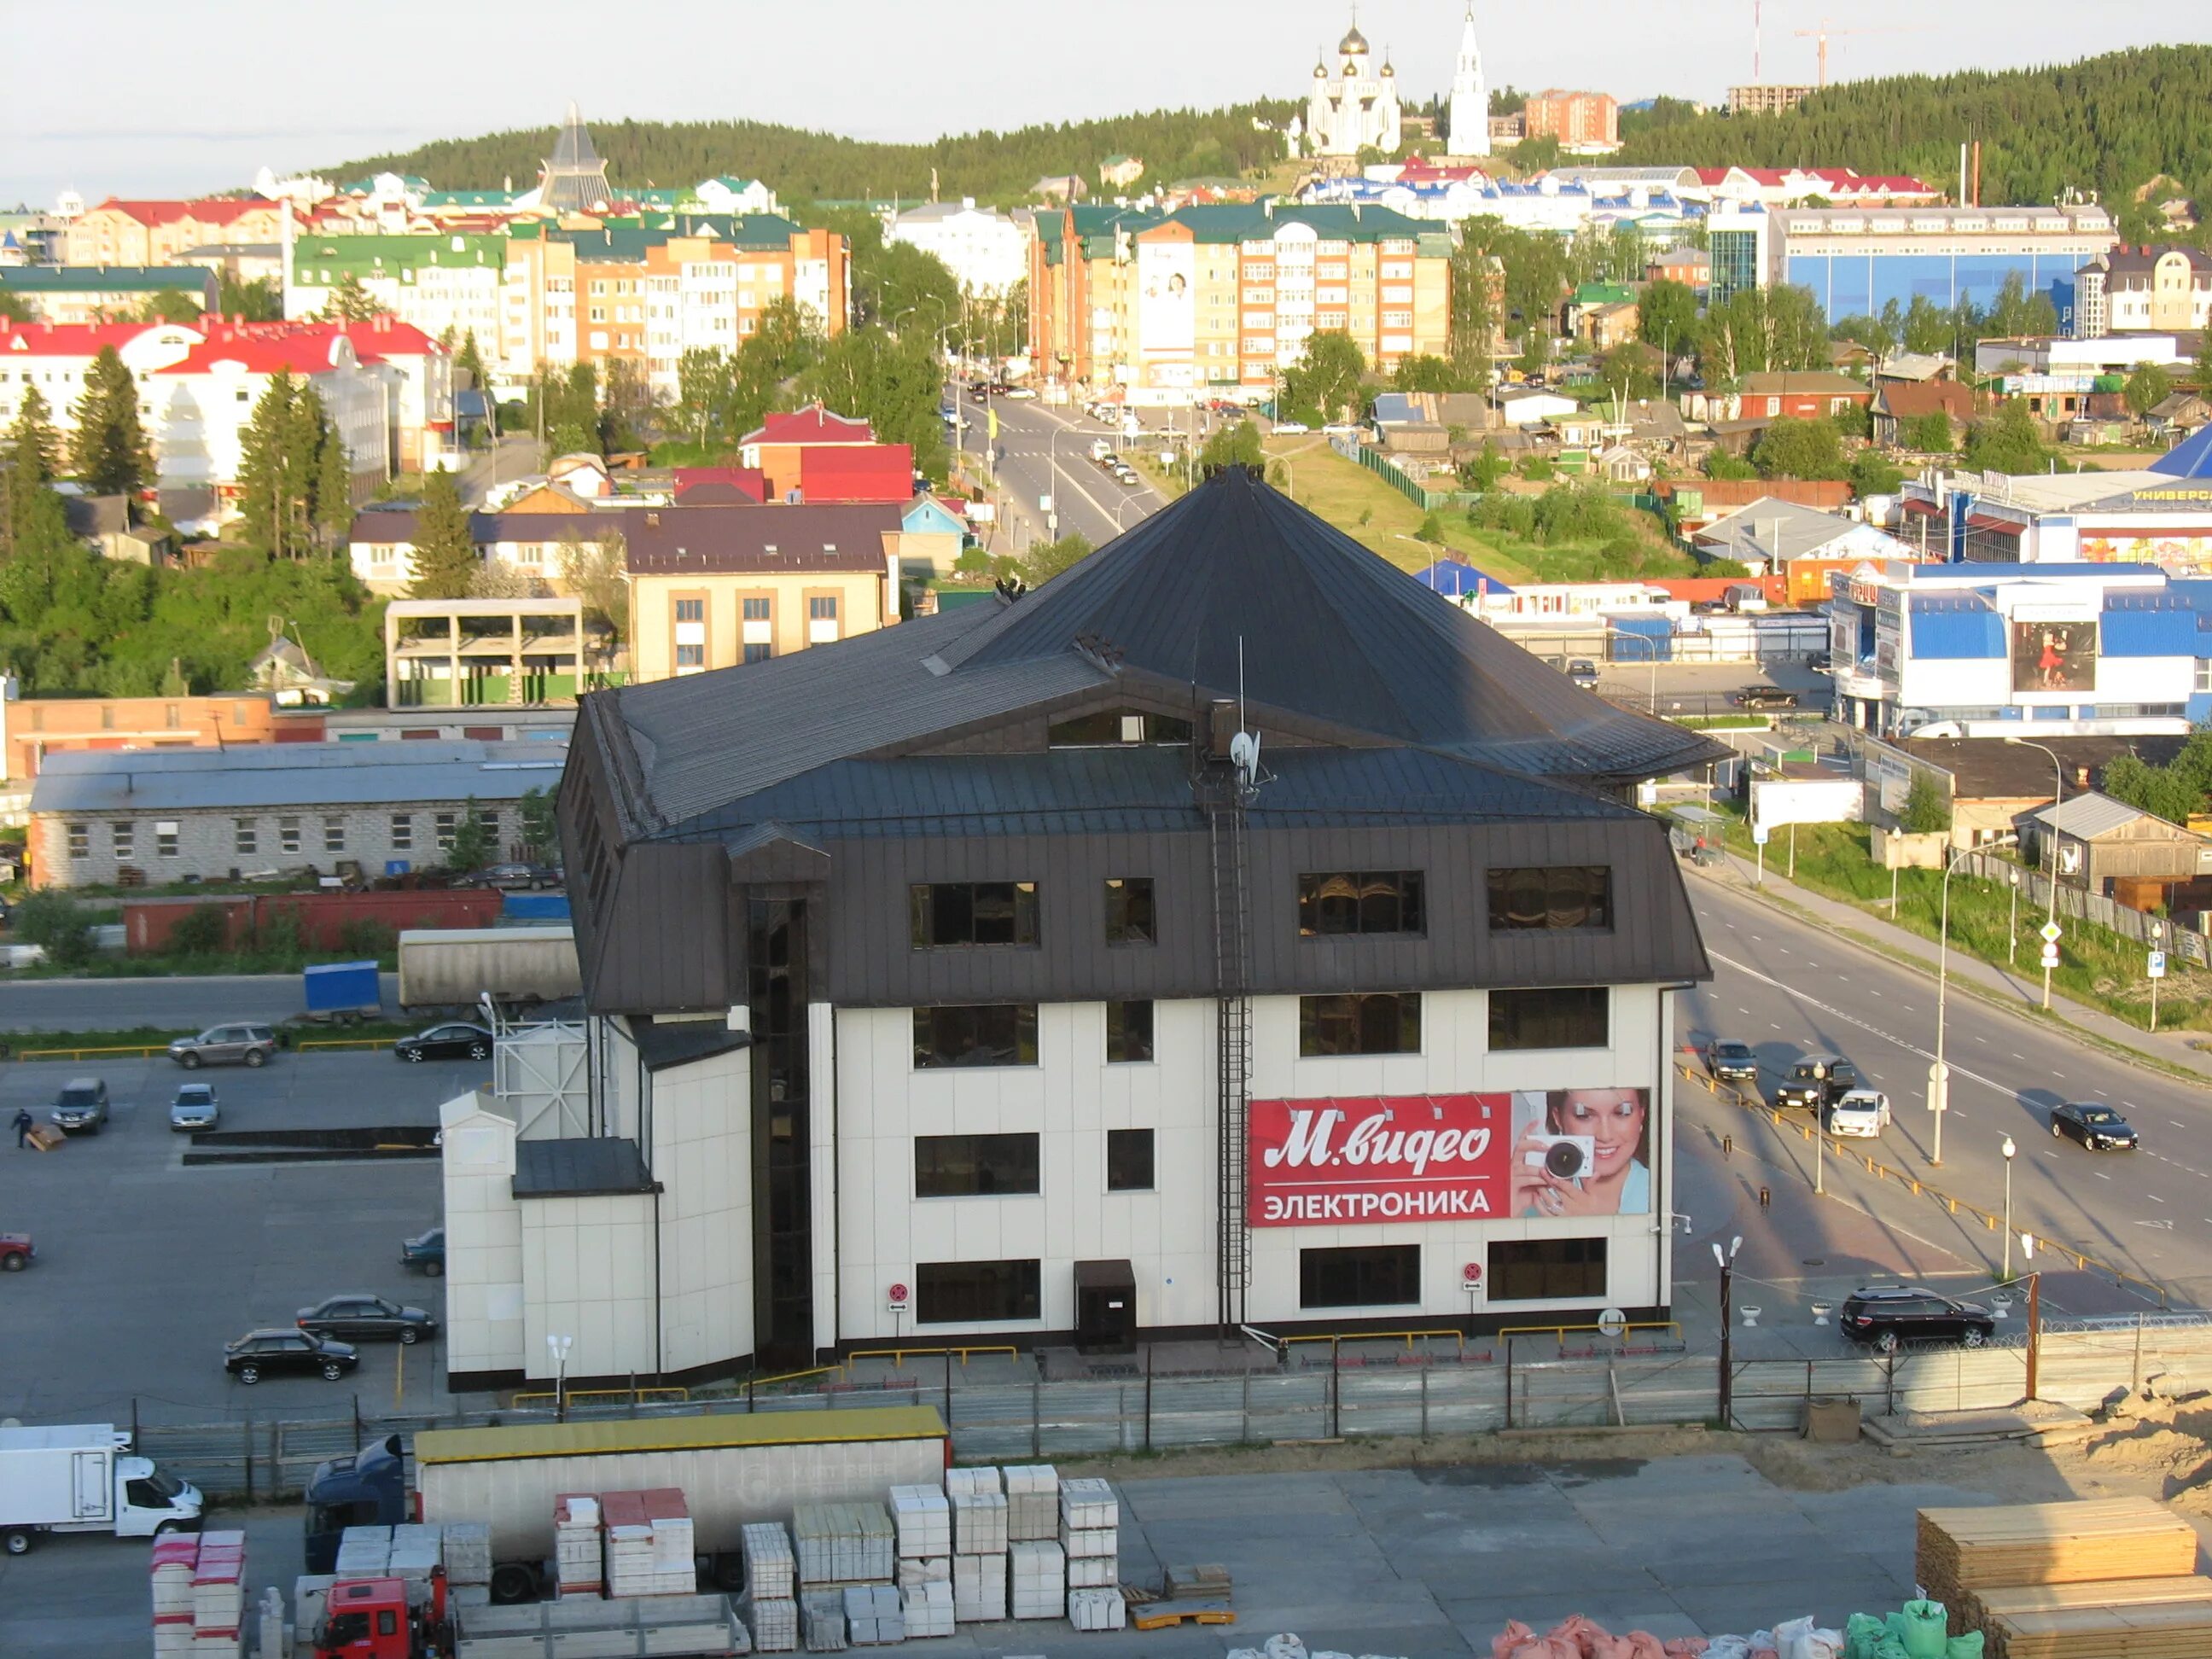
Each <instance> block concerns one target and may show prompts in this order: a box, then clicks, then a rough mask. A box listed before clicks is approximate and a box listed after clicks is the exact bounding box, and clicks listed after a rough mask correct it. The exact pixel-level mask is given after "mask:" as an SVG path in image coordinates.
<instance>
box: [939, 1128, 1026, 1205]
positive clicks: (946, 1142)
mask: <svg viewBox="0 0 2212 1659" xmlns="http://www.w3.org/2000/svg"><path fill="white" fill-rule="evenodd" d="M1041 1144H1042V1143H1041V1138H1040V1137H1039V1136H1036V1135H917V1136H915V1142H914V1195H915V1197H916V1198H992V1197H999V1196H1003V1195H1006V1194H1022V1193H1035V1192H1036V1191H1037V1190H1038V1187H1037V1148H1038V1146H1040V1145H1041Z"/></svg>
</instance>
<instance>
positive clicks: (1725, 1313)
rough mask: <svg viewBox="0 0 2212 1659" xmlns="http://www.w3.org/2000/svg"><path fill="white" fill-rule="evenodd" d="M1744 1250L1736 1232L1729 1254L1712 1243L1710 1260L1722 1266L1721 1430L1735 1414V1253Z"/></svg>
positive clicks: (1716, 1243) (1740, 1236)
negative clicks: (1723, 1252)
mask: <svg viewBox="0 0 2212 1659" xmlns="http://www.w3.org/2000/svg"><path fill="white" fill-rule="evenodd" d="M1742 1248H1743V1235H1742V1234H1741V1233H1739V1234H1737V1235H1736V1236H1735V1237H1734V1238H1732V1239H1730V1240H1729V1247H1728V1252H1727V1254H1726V1255H1723V1254H1722V1251H1721V1246H1720V1241H1719V1240H1718V1239H1715V1240H1714V1241H1713V1260H1714V1261H1717V1262H1719V1263H1720V1264H1721V1388H1720V1396H1721V1397H1720V1406H1721V1411H1720V1417H1721V1427H1722V1428H1723V1429H1726V1428H1728V1427H1729V1426H1730V1425H1731V1423H1732V1421H1733V1419H1734V1417H1735V1304H1734V1295H1735V1253H1736V1252H1737V1251H1738V1250H1740V1249H1742Z"/></svg>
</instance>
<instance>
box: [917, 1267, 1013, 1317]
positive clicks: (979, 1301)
mask: <svg viewBox="0 0 2212 1659" xmlns="http://www.w3.org/2000/svg"><path fill="white" fill-rule="evenodd" d="M1041 1266H1042V1264H1040V1263H1038V1262H1036V1261H922V1262H918V1263H916V1264H915V1270H914V1288H915V1304H914V1316H915V1323H916V1324H921V1325H966V1324H981V1323H985V1322H989V1321H993V1320H1008V1319H1036V1318H1037V1317H1039V1314H1038V1311H1037V1310H1038V1306H1039V1297H1038V1285H1039V1284H1040V1283H1041V1281H1042V1277H1043V1275H1042V1272H1041Z"/></svg>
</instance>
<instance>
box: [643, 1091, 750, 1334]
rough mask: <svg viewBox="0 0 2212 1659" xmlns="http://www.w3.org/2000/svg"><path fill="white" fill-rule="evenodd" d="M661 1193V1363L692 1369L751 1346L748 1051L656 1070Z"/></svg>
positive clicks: (655, 1150)
mask: <svg viewBox="0 0 2212 1659" xmlns="http://www.w3.org/2000/svg"><path fill="white" fill-rule="evenodd" d="M653 1175H654V1176H655V1177H656V1178H657V1179H659V1182H660V1183H661V1185H662V1187H663V1188H665V1191H664V1192H663V1193H662V1194H661V1199H660V1203H659V1219H660V1255H659V1271H660V1273H661V1275H662V1282H661V1307H660V1320H661V1333H660V1340H661V1354H662V1358H661V1363H660V1364H659V1366H658V1367H656V1368H655V1369H658V1370H668V1371H684V1370H690V1369H692V1368H693V1367H695V1366H700V1365H726V1364H729V1362H730V1361H731V1360H732V1358H737V1357H738V1356H741V1355H744V1354H749V1353H750V1352H752V1351H753V1233H752V1219H753V1205H752V1080H751V1070H750V1050H748V1049H744V1048H736V1049H732V1050H731V1051H730V1052H729V1053H728V1054H716V1055H714V1056H712V1057H711V1058H708V1059H706V1060H696V1061H694V1062H693V1063H692V1064H690V1065H689V1066H670V1067H668V1068H666V1069H665V1070H663V1071H660V1072H656V1073H653Z"/></svg>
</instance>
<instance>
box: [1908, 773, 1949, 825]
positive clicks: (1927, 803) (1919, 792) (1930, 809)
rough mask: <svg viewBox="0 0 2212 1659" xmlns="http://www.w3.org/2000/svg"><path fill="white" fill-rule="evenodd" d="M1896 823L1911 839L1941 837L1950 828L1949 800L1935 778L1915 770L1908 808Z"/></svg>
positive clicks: (1909, 792) (1909, 790) (1909, 791)
mask: <svg viewBox="0 0 2212 1659" xmlns="http://www.w3.org/2000/svg"><path fill="white" fill-rule="evenodd" d="M1897 824H1898V828H1899V829H1902V830H1904V831H1905V834H1907V835H1908V836H1935V835H1941V834H1942V832H1943V831H1945V830H1947V829H1949V828H1950V827H1951V800H1950V797H1949V796H1948V795H1946V794H1945V793H1943V791H1942V788H1941V787H1938V785H1937V784H1936V780H1935V779H1934V778H1933V777H1932V776H1930V775H1929V774H1927V773H1925V772H1923V771H1920V770H1918V769H1915V770H1914V771H1913V774H1912V787H1911V788H1909V789H1907V790H1906V791H1905V806H1904V810H1903V811H1899V813H1898V815H1897Z"/></svg>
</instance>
